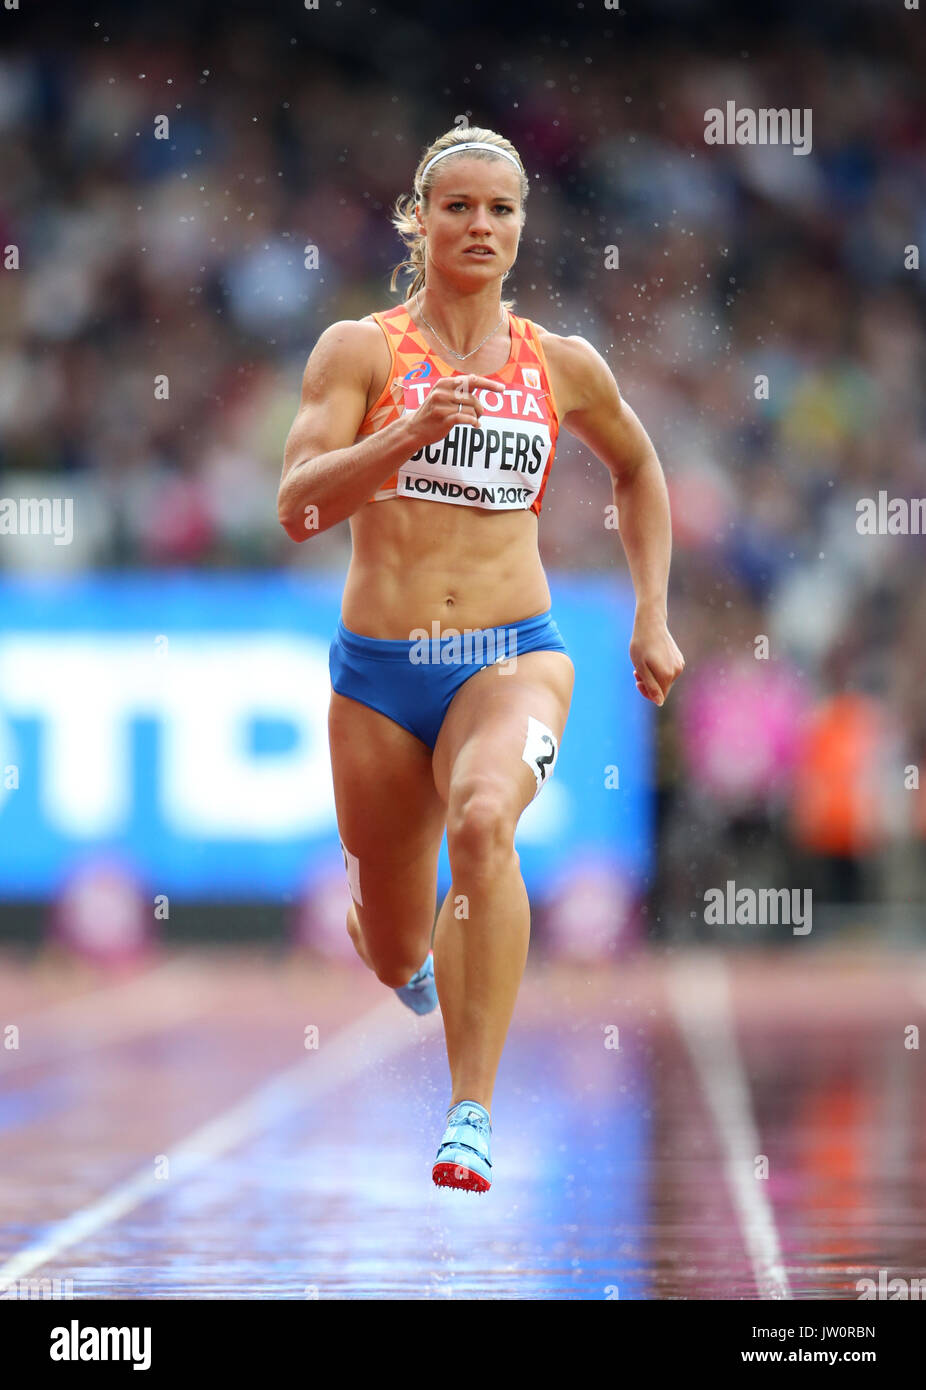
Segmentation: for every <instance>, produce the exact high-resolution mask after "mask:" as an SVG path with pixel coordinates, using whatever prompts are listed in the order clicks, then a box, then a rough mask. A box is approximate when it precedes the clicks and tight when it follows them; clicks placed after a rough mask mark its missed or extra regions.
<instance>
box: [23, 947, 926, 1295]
mask: <svg viewBox="0 0 926 1390" xmlns="http://www.w3.org/2000/svg"><path fill="white" fill-rule="evenodd" d="M711 968H712V969H714V970H715V972H717V971H719V972H721V974H722V976H723V978H724V979H725V980H726V982H727V986H728V993H727V995H726V996H721V995H720V994H718V995H717V999H716V1000H715V999H714V996H713V995H710V991H709V989H708V988H707V986H706V985H705V979H706V977H705V976H704V975H703V969H704V967H703V962H702V960H701V958H700V957H699V958H695V957H692V958H691V962H690V968H689V962H687V961H686V960H685V959H684V958H673V959H671V960H669V959H668V958H662V959H660V958H658V957H656V956H654V955H650V956H646V957H641V958H639V959H637V960H636V961H632V962H629V963H627V964H625V965H623V966H621V968H620V969H617V968H613V967H608V968H607V969H602V968H600V967H596V968H595V969H594V970H593V971H592V970H586V969H582V968H575V967H574V968H571V969H564V968H557V969H552V968H539V967H533V968H532V969H531V971H530V973H529V976H528V978H527V980H526V981H525V984H524V987H523V990H522V996H521V999H520V1001H519V1005H518V1010H517V1014H516V1019H515V1023H514V1026H513V1029H512V1033H511V1036H510V1038H509V1043H508V1046H507V1049H506V1053H505V1056H504V1059H503V1063H502V1069H501V1073H500V1076H499V1082H498V1087H497V1090H496V1096H495V1103H494V1106H493V1125H494V1139H493V1160H494V1164H495V1181H494V1184H493V1188H492V1190H491V1192H490V1193H489V1194H488V1195H486V1196H477V1195H475V1194H470V1193H460V1192H452V1191H448V1190H445V1189H438V1188H435V1187H434V1186H433V1185H432V1183H431V1181H430V1165H431V1162H432V1160H433V1157H434V1151H435V1149H436V1145H437V1143H438V1141H439V1138H440V1134H441V1129H442V1119H443V1114H444V1111H445V1109H446V1106H447V1104H448V1100H449V1085H448V1075H447V1069H446V1060H445V1057H444V1054H443V1050H442V1045H441V1037H440V1031H439V1019H437V1018H436V1017H432V1018H429V1019H425V1020H420V1019H417V1018H415V1017H414V1016H413V1015H411V1014H410V1013H408V1012H407V1011H406V1010H404V1009H403V1008H402V1006H401V1005H400V1004H399V1003H398V1001H396V1000H394V999H393V998H392V997H391V996H390V995H389V992H388V991H385V990H384V989H383V987H382V986H380V985H378V983H377V982H376V981H375V980H374V979H372V977H368V976H367V975H366V974H365V973H358V972H357V971H354V970H346V969H340V968H339V969H334V968H329V967H326V968H324V969H323V968H321V967H319V966H317V965H311V964H310V963H307V962H306V961H304V960H302V959H297V958H292V959H290V960H288V961H269V960H267V959H263V958H260V957H253V956H242V955H234V956H230V955H228V954H226V955H223V956H221V957H216V958H213V957H211V956H209V955H206V954H203V953H190V954H184V955H180V956H176V957H173V958H172V959H171V960H170V961H168V963H167V965H166V966H161V967H159V968H157V969H155V970H154V971H152V972H149V973H148V974H146V975H145V976H142V977H140V978H139V979H138V980H136V981H134V982H131V983H130V985H128V986H127V985H125V984H122V985H118V986H112V985H106V984H105V982H102V981H98V982H97V984H96V985H95V987H93V988H89V987H88V982H87V980H85V979H84V980H82V981H81V982H80V984H79V987H78V986H76V985H75V982H74V980H73V978H71V977H68V976H57V975H52V974H49V973H48V972H45V973H44V974H43V975H42V976H38V975H37V974H36V972H35V971H34V970H32V969H30V968H29V967H27V966H23V965H21V964H17V963H16V962H14V961H12V960H10V961H8V962H6V963H5V968H4V970H3V972H2V984H0V1014H2V1016H3V1018H2V1021H6V1020H7V1019H12V1018H14V1017H20V1018H21V1020H22V1022H21V1025H20V1028H21V1045H20V1048H19V1049H18V1050H17V1051H13V1052H5V1053H2V1054H0V1172H2V1186H0V1282H3V1281H4V1280H6V1281H9V1280H10V1279H12V1278H19V1277H31V1278H48V1279H50V1278H54V1277H58V1278H70V1279H71V1280H73V1293H74V1297H75V1298H77V1299H79V1298H99V1297H103V1298H126V1297H129V1298H205V1299H225V1298H234V1299H240V1298H262V1299H267V1298H270V1299H277V1298H282V1299H306V1298H310V1299H313V1298H318V1299H325V1298H375V1299H405V1298H407V1299H452V1298H465V1299H482V1298H486V1299H499V1298H503V1299H509V1298H511V1299H609V1298H620V1299H756V1298H760V1297H783V1298H788V1297H791V1298H797V1299H815V1298H837V1299H854V1298H857V1297H858V1296H859V1293H858V1288H857V1281H858V1280H859V1279H861V1278H864V1277H869V1278H873V1279H874V1280H877V1279H878V1271H879V1270H881V1269H885V1270H887V1271H888V1277H892V1276H893V1275H895V1274H901V1275H903V1276H904V1277H907V1278H913V1277H920V1278H926V1216H924V1212H926V1123H924V1118H923V1117H924V1114H926V1105H924V1100H926V1085H924V1073H923V1066H922V1062H921V1060H920V1058H921V1055H922V1054H921V1052H920V1050H919V1049H918V1048H913V1047H911V1046H909V1045H908V1044H909V1039H910V1037H911V1036H912V1035H911V1034H910V1033H909V1032H908V1031H905V1030H907V1029H909V1026H910V1025H917V1024H919V1023H920V1021H921V1017H922V1009H923V1003H924V998H926V996H924V985H923V981H924V979H926V967H924V959H923V958H922V957H914V956H909V955H907V956H901V955H895V956H887V955H884V956H873V955H871V954H864V953H862V954H860V953H856V954H849V955H847V954H845V953H840V954H834V953H830V952H824V951H822V950H821V951H818V952H817V953H816V954H812V953H811V952H810V951H801V952H800V953H798V951H793V952H791V953H787V954H781V955H775V956H766V955H762V956H759V955H756V954H740V955H738V956H737V955H728V956H726V957H722V958H718V959H717V961H716V962H715V965H714V966H712V967H711ZM718 978H719V976H718ZM673 981H674V983H673ZM709 983H710V982H709V981H708V985H709ZM727 986H725V988H726V987H727ZM710 987H711V988H713V986H710ZM723 998H726V999H727V1004H726V1005H724V1006H723V1007H722V1008H721V1013H723V1008H726V1011H727V1012H726V1017H725V1018H720V1019H718V1016H717V1012H716V1008H717V1007H719V1005H717V1000H720V1001H721V1004H722V1002H723ZM178 999H179V1000H185V1001H186V1003H185V1004H183V1006H182V1007H181V1006H178ZM686 1000H688V1001H691V1003H692V1005H693V1013H692V1014H691V1016H689V1017H686V1010H687V1004H686ZM705 1001H707V1002H705ZM310 1026H314V1027H317V1028H318V1036H319V1045H318V1047H317V1049H311V1048H310V1049H308V1050H307V1049H306V1047H305V1036H306V1033H305V1030H306V1028H307V1027H310ZM615 1030H616V1032H615ZM339 1039H340V1041H339ZM615 1042H616V1043H618V1044H619V1045H617V1046H615V1045H614V1044H615ZM245 1101H246V1102H247V1104H243V1102H245ZM113 1194H116V1195H115V1197H114V1196H113ZM88 1213H89V1215H88Z"/></svg>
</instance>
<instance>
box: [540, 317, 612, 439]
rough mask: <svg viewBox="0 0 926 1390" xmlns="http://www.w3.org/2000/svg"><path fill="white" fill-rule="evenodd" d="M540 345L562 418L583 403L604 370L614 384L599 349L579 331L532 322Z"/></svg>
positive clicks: (609, 369)
mask: <svg viewBox="0 0 926 1390" xmlns="http://www.w3.org/2000/svg"><path fill="white" fill-rule="evenodd" d="M534 328H535V329H536V331H537V337H538V340H539V342H540V346H541V347H542V349H543V354H544V357H545V358H546V360H547V366H548V368H549V370H550V374H551V376H552V377H553V378H554V380H553V390H554V394H555V396H556V400H557V403H558V405H559V408H560V418H561V419H565V417H566V416H567V415H568V414H569V412H570V411H571V410H575V409H576V408H578V407H580V406H582V405H583V404H585V402H586V401H587V399H588V396H589V388H590V387H592V386H593V385H594V383H595V382H596V380H598V379H599V378H600V377H601V374H602V373H603V372H606V373H607V375H608V376H609V377H611V381H612V384H613V380H614V379H613V376H612V375H611V368H610V367H609V366H608V364H607V362H606V361H605V359H604V358H603V357H602V356H601V353H600V352H599V351H598V349H597V348H596V347H595V346H594V345H593V344H592V343H590V342H589V341H588V339H587V338H583V337H581V336H580V335H579V334H578V333H571V334H569V335H564V334H561V333H550V332H549V331H548V330H547V329H546V328H543V327H542V326H541V325H540V324H539V323H535V324H534Z"/></svg>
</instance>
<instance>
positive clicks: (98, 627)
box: [0, 572, 653, 900]
mask: <svg viewBox="0 0 926 1390" xmlns="http://www.w3.org/2000/svg"><path fill="white" fill-rule="evenodd" d="M548 578H549V581H550V588H551V592H552V595H553V616H554V617H555V619H556V621H557V623H558V624H559V627H560V630H561V632H562V634H563V637H564V639H565V641H566V644H567V647H568V648H569V652H570V655H571V656H572V659H573V661H574V663H575V666H576V684H575V691H574V695H573V703H572V709H571V712H570V717H569V722H568V724H567V726H566V733H565V736H564V738H563V741H562V746H561V750H560V754H559V759H558V762H557V765H556V771H555V774H554V776H553V777H552V779H551V780H550V782H549V784H548V785H547V786H545V787H544V789H543V791H542V792H541V793H540V795H538V796H537V797H536V799H535V800H534V801H533V802H532V803H531V804H530V806H529V807H528V808H527V810H526V811H525V812H524V815H523V816H522V818H521V821H520V824H519V826H518V833H517V839H516V847H517V850H518V853H519V855H520V859H521V867H522V872H523V874H524V878H525V882H526V884H527V887H528V891H529V892H530V893H531V894H532V895H534V894H538V895H541V896H543V895H545V894H546V893H547V892H549V891H552V890H553V889H554V888H555V886H556V884H557V882H558V881H559V880H560V878H561V876H562V875H563V874H565V873H568V869H569V865H570V864H571V863H574V862H575V861H576V859H577V858H578V857H580V856H581V855H583V854H585V855H587V854H589V853H591V854H593V855H595V856H597V857H598V858H600V859H602V860H604V861H607V862H608V863H609V864H611V865H613V866H614V867H615V868H617V869H618V870H619V871H620V872H621V874H622V875H624V876H626V877H627V878H628V879H629V880H630V881H632V882H637V883H639V882H640V880H641V879H642V878H643V877H644V876H645V875H646V874H648V872H649V870H650V866H651V854H652V814H653V808H652V772H651V717H650V716H651V709H650V707H649V705H648V704H647V702H646V701H644V700H643V699H641V697H640V696H639V694H638V693H637V691H636V689H635V686H634V682H633V674H632V670H631V665H630V661H629V657H628V655H627V645H628V642H629V638H630V630H631V625H632V615H633V595H632V592H631V590H630V589H629V586H627V585H626V584H625V583H624V582H623V581H622V580H620V579H619V578H615V577H607V578H602V579H596V578H585V577H583V578H577V577H573V576H565V575H562V576H560V575H557V574H555V573H551V574H550V575H549V576H548ZM342 582H343V580H342V577H341V576H319V575H317V574H315V573H311V574H293V573H291V572H286V573H276V572H271V573H253V574H251V573H240V572H228V573H227V574H218V575H216V574H203V573H199V572H196V573H170V574H156V575H155V574H139V573H132V574H130V575H121V574H119V575H105V576H104V575H99V576H90V577H86V578H80V579H61V578H57V577H56V578H53V579H51V578H48V579H45V578H42V579H35V578H9V577H7V578H4V579H2V580H0V898H2V897H5V898H28V897H46V896H49V895H51V894H53V893H54V892H55V891H56V890H57V889H58V887H59V886H60V885H61V883H62V881H63V879H64V878H65V876H66V875H68V874H69V873H70V872H71V871H72V870H73V869H74V868H75V867H76V866H77V865H79V864H80V863H81V862H82V861H83V860H84V859H85V858H86V857H87V855H88V854H89V853H91V852H92V853H100V852H106V853H112V854H113V855H115V856H117V857H118V858H119V859H121V860H122V861H123V862H125V863H126V864H128V865H129V866H130V867H132V868H133V869H134V870H135V871H136V872H137V873H138V874H139V876H140V877H141V878H142V880H143V881H144V882H145V883H147V884H149V885H150V886H151V887H152V890H153V891H156V892H164V893H171V894H174V895H176V896H178V897H180V898H191V899H192V898H196V899H203V898H210V899H220V900H222V899H226V900H230V899H235V898H248V899H268V900H269V899H275V898H278V897H280V896H281V895H286V894H290V893H294V892H297V891H300V890H301V889H302V888H303V887H304V886H305V885H306V883H307V882H309V881H311V879H312V876H313V875H314V874H316V873H322V872H326V873H330V872H331V869H332V866H336V865H341V866H343V860H342V858H341V852H340V848H339V845H338V836H337V827H336V822H335V812H334V796H333V791H332V784H331V765H330V760H329V753H328V735H327V710H328V701H329V698H330V680H329V674H328V648H329V644H330V642H331V638H332V636H333V634H334V631H335V628H336V626H337V620H338V613H339V602H340V593H341V587H342ZM440 876H441V882H442V884H443V885H444V886H445V887H446V886H449V883H450V872H449V864H448V861H447V849H446V840H445V842H444V845H443V847H442V850H441V874H440Z"/></svg>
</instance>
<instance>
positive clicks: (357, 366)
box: [277, 319, 498, 541]
mask: <svg viewBox="0 0 926 1390" xmlns="http://www.w3.org/2000/svg"><path fill="white" fill-rule="evenodd" d="M371 327H375V331H376V332H377V333H379V332H380V329H379V328H378V327H377V326H375V325H373V324H362V323H359V322H356V321H354V320H353V319H343V320H341V321H340V322H338V323H333V324H332V325H331V326H330V328H326V329H325V331H324V333H323V334H322V335H321V337H320V338H319V340H318V342H317V343H316V344H315V347H314V348H313V350H312V354H311V356H310V357H309V360H308V362H307V363H306V367H305V373H304V375H303V378H302V400H301V402H300V405H299V409H298V411H297V412H296V418H295V420H294V421H293V424H292V428H291V429H290V432H289V434H288V436H287V439H286V446H285V448H284V451H283V476H282V478H281V479H280V490H279V494H278V496H277V514H278V516H279V518H280V525H281V526H282V527H283V529H284V531H285V532H286V534H287V535H288V536H290V537H291V538H292V540H294V541H305V540H308V538H309V536H312V535H318V534H319V533H320V532H322V531H327V530H329V529H330V527H332V526H337V524H338V522H340V521H344V520H346V519H347V517H349V516H353V514H354V512H356V511H357V510H358V509H359V508H360V507H362V506H363V505H364V503H365V502H368V501H369V500H370V498H371V497H372V496H373V493H374V492H376V490H377V488H379V487H380V486H381V485H382V484H383V483H384V482H385V481H386V479H387V478H390V477H391V476H392V474H393V473H394V472H395V471H396V469H397V468H399V467H400V466H401V465H402V464H403V463H405V462H406V460H407V459H409V458H411V456H412V454H415V453H417V451H418V450H419V449H420V448H421V446H422V445H423V444H431V443H434V442H436V441H437V440H438V439H442V438H443V437H444V435H446V434H447V433H448V432H449V431H450V430H451V429H452V428H453V427H454V425H458V424H460V425H462V424H474V425H478V423H479V417H480V415H481V414H482V411H483V407H482V404H481V403H480V402H479V400H478V399H477V398H476V396H475V395H473V391H474V390H475V389H476V388H487V389H488V390H494V389H495V387H496V386H497V385H498V383H497V382H494V381H491V380H489V379H488V378H487V377H481V376H475V375H473V376H470V377H468V378H466V379H465V380H464V379H461V378H460V377H445V378H443V379H441V380H440V381H438V382H437V383H436V384H435V386H434V387H432V389H431V391H430V392H429V394H428V396H427V398H426V400H425V402H424V404H423V405H422V406H419V408H418V409H417V410H416V411H415V412H414V413H413V414H409V415H404V414H403V415H400V416H399V417H398V419H397V420H393V421H391V422H390V423H389V424H388V425H384V426H383V428H382V429H379V430H376V432H375V433H374V434H371V435H368V436H367V437H366V438H365V439H361V440H359V441H358V442H357V443H356V444H355V443H354V440H355V439H356V438H357V430H358V429H359V428H360V425H361V422H362V421H363V417H364V415H365V414H366V408H367V396H368V394H369V390H370V383H371V381H372V379H373V371H374V362H375V350H374V348H373V347H372V341H375V340H372V341H371V338H370V334H369V330H370V328H371Z"/></svg>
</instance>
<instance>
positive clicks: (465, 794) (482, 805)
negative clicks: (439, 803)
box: [447, 774, 518, 866]
mask: <svg viewBox="0 0 926 1390" xmlns="http://www.w3.org/2000/svg"><path fill="white" fill-rule="evenodd" d="M517 823H518V808H517V807H516V806H515V805H514V803H513V800H512V789H511V787H510V786H509V785H508V784H507V783H505V782H502V781H500V780H499V779H498V778H496V777H493V776H491V775H488V774H485V775H482V776H477V777H471V778H467V779H466V780H465V781H463V782H460V783H457V784H453V783H451V787H450V800H449V803H448V806H447V853H448V855H449V857H450V861H451V866H453V864H454V863H457V864H460V863H461V862H462V861H463V860H466V861H469V862H475V863H477V864H479V865H482V866H488V865H489V864H490V863H491V862H492V861H494V860H498V859H503V858H508V857H509V856H510V855H511V854H512V853H513V852H514V832H515V829H516V827H517Z"/></svg>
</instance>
